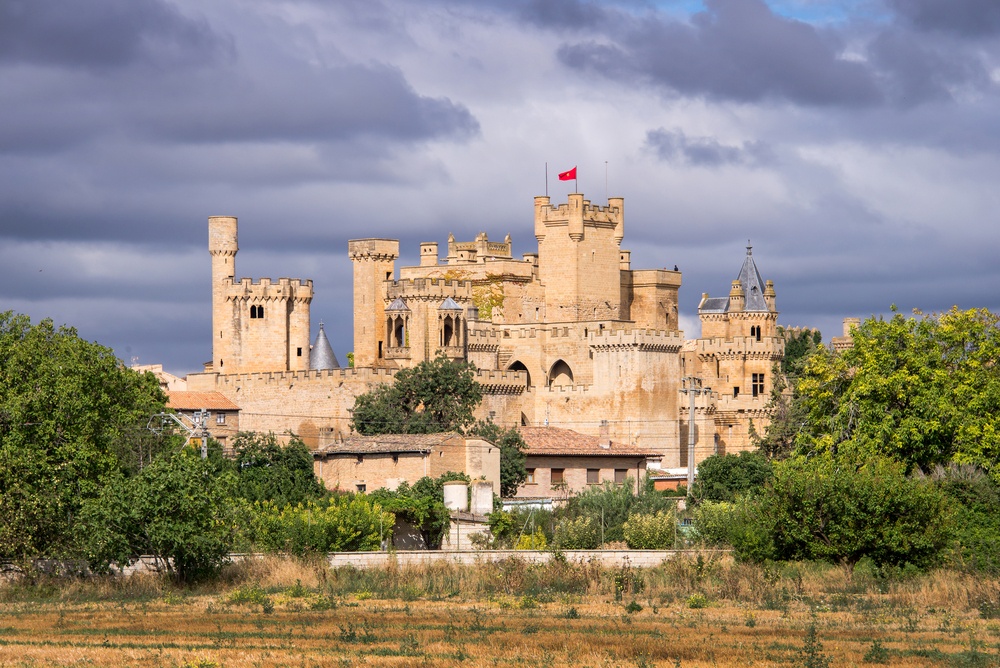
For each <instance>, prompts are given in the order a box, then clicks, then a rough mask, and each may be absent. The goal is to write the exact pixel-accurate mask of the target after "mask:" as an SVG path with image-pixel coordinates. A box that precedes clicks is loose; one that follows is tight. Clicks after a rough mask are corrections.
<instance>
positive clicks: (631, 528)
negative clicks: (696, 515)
mask: <svg viewBox="0 0 1000 668" xmlns="http://www.w3.org/2000/svg"><path fill="white" fill-rule="evenodd" d="M676 531H677V519H676V518H675V517H674V514H673V513H670V512H664V511H662V510H661V511H659V512H657V513H655V514H653V515H632V516H631V517H629V518H628V520H626V522H625V524H624V526H623V527H622V533H623V534H624V536H625V542H626V543H628V546H629V547H630V548H632V549H633V550H662V549H665V548H668V547H671V546H672V545H673V544H674V537H675V534H676Z"/></svg>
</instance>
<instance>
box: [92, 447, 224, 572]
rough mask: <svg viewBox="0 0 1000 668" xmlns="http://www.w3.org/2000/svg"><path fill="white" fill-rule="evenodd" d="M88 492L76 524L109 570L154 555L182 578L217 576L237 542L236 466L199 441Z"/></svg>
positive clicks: (94, 560) (94, 558) (95, 558)
mask: <svg viewBox="0 0 1000 668" xmlns="http://www.w3.org/2000/svg"><path fill="white" fill-rule="evenodd" d="M104 482H105V484H104V487H103V489H102V490H101V492H100V494H99V495H98V496H96V497H92V498H89V499H87V500H86V501H85V502H84V504H83V506H82V508H81V511H80V517H79V522H78V524H77V526H76V530H77V533H78V536H79V541H80V545H81V550H82V552H83V554H84V556H85V557H86V558H87V559H88V560H89V561H90V563H91V564H92V565H93V566H94V567H95V568H97V569H98V570H101V569H102V568H107V567H108V565H109V564H110V563H111V562H115V563H117V564H118V565H119V566H124V565H126V564H128V563H129V562H131V561H133V560H134V559H136V558H137V557H139V556H140V555H144V554H149V555H153V556H155V557H156V558H157V560H158V561H159V563H160V565H161V567H163V568H164V569H165V570H167V571H168V572H170V573H172V574H174V576H175V577H176V578H177V579H179V580H184V581H190V580H194V579H198V578H202V577H205V576H207V575H211V574H212V573H214V572H215V571H216V569H217V568H218V567H219V565H220V564H221V563H222V560H223V558H224V557H225V555H226V554H227V553H228V552H229V550H230V547H231V546H232V541H233V507H232V503H231V498H232V491H233V483H234V481H233V476H232V473H231V472H229V471H226V470H221V471H220V469H219V468H218V467H217V466H216V464H215V463H214V462H212V461H211V460H208V459H201V457H200V456H199V455H198V453H196V452H194V450H192V449H191V448H181V449H180V450H177V451H175V452H172V453H167V454H164V455H161V456H160V457H158V458H157V459H156V460H155V461H154V462H153V463H152V464H150V465H149V466H147V467H145V468H144V469H142V471H140V472H139V474H138V475H136V476H134V477H131V478H126V477H125V476H123V475H122V474H120V473H117V472H116V473H114V474H112V475H110V476H109V477H108V478H106V479H105V481H104Z"/></svg>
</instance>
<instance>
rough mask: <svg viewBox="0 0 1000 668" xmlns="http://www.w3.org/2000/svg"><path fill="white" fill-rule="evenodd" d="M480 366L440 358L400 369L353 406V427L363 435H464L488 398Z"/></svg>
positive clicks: (362, 396)
mask: <svg viewBox="0 0 1000 668" xmlns="http://www.w3.org/2000/svg"><path fill="white" fill-rule="evenodd" d="M475 373H476V367H475V366H474V365H472V364H470V363H467V362H456V361H452V360H450V359H448V358H447V357H444V356H443V355H439V356H438V357H436V358H434V359H433V360H427V361H424V362H421V363H420V364H418V365H417V366H415V367H413V368H411V369H402V370H400V371H398V372H397V373H396V374H395V376H394V378H393V382H392V383H391V384H385V385H380V386H378V387H376V388H375V389H374V390H372V391H371V392H368V393H366V394H362V395H360V396H359V397H358V398H357V399H356V400H355V402H354V412H353V416H352V418H351V426H352V427H353V428H354V430H355V431H357V432H358V433H359V434H363V435H366V436H369V435H374V434H433V433H437V432H445V431H453V430H457V431H461V430H463V429H465V428H466V427H468V426H469V425H471V424H472V423H473V421H474V418H473V415H472V412H473V411H474V410H475V409H476V406H478V405H479V402H480V401H482V399H483V390H482V388H481V387H480V385H479V383H477V382H476V376H475Z"/></svg>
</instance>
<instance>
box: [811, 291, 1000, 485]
mask: <svg viewBox="0 0 1000 668" xmlns="http://www.w3.org/2000/svg"><path fill="white" fill-rule="evenodd" d="M998 320H1000V319H998V316H996V315H994V314H992V313H990V312H989V311H987V310H986V309H972V310H968V311H960V310H958V309H957V308H953V309H951V310H950V311H948V312H946V313H942V314H938V315H924V314H921V313H917V314H916V315H915V317H911V318H905V317H903V316H902V315H901V314H899V313H895V314H894V315H893V317H892V318H890V319H888V320H885V319H882V318H870V319H868V320H866V321H865V322H864V323H862V325H861V326H860V327H859V328H858V329H857V330H856V331H855V334H854V347H853V348H852V349H849V350H847V351H845V352H844V354H843V355H836V354H834V353H830V352H829V351H826V350H825V349H823V348H822V347H820V349H819V350H818V351H817V353H816V354H814V355H812V356H811V357H810V358H809V359H808V360H807V361H806V363H805V364H804V368H803V372H802V375H801V377H800V379H799V384H798V386H797V388H796V393H797V398H798V401H799V402H801V403H800V406H799V411H800V413H799V414H800V415H801V417H802V420H803V422H802V428H801V429H800V430H799V431H798V432H797V434H796V448H797V450H798V451H799V452H800V453H807V452H830V453H838V452H839V453H845V454H849V455H850V456H852V457H854V458H856V459H857V460H859V461H860V460H862V459H864V458H865V457H867V456H869V455H873V454H874V455H883V456H888V457H892V458H895V459H897V460H899V461H901V462H903V463H905V464H906V466H907V468H908V469H913V468H915V467H919V468H921V469H924V470H929V469H931V468H933V467H934V466H935V465H938V464H948V463H949V462H956V463H967V464H975V465H977V466H980V467H982V468H983V469H984V470H986V471H987V472H989V473H990V474H991V475H992V476H993V477H994V479H995V480H1000V468H997V462H998V461H1000V327H998Z"/></svg>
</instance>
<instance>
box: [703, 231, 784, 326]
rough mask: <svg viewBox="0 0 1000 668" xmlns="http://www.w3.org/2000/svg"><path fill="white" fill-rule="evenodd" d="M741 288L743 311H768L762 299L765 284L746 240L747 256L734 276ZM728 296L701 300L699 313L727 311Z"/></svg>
mask: <svg viewBox="0 0 1000 668" xmlns="http://www.w3.org/2000/svg"><path fill="white" fill-rule="evenodd" d="M736 280H738V281H739V282H740V287H741V288H742V289H743V298H744V305H743V311H744V312H747V311H764V312H767V311H770V310H771V309H770V308H768V306H767V300H766V299H764V290H765V289H766V287H767V285H766V284H765V283H764V279H763V278H761V277H760V272H759V271H757V264H756V263H755V262H754V261H753V246H751V245H750V242H749V241H747V256H746V258H745V259H744V260H743V266H742V267H741V268H740V275H739V276H737V277H736ZM729 304H730V301H729V297H707V298H705V299H703V300H702V302H701V306H700V307H699V308H698V312H699V313H728V312H729Z"/></svg>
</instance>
